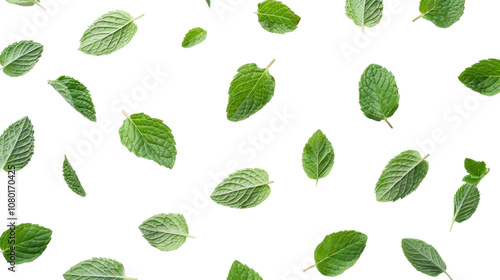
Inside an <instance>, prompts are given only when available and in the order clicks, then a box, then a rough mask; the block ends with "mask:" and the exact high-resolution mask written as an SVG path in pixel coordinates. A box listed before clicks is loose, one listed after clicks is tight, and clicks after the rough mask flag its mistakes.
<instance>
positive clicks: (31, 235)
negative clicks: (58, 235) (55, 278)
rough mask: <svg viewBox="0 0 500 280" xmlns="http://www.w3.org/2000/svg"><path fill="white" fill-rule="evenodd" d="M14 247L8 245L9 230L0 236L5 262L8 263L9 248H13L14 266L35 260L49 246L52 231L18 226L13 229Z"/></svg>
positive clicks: (29, 226) (36, 226)
mask: <svg viewBox="0 0 500 280" xmlns="http://www.w3.org/2000/svg"><path fill="white" fill-rule="evenodd" d="M14 231H15V236H16V237H15V245H14V244H10V243H9V239H10V237H11V229H7V230H6V231H5V232H4V233H3V234H2V236H0V249H2V254H3V256H4V257H5V259H6V260H7V261H10V251H11V246H15V254H16V265H18V264H23V263H29V262H32V261H34V260H36V259H37V258H38V257H40V256H41V255H42V253H43V252H44V251H45V249H46V248H47V245H49V243H50V240H51V239H52V238H51V236H52V230H50V229H48V228H44V227H42V226H39V225H34V224H20V225H18V226H16V227H15V229H14Z"/></svg>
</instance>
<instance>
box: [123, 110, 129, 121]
mask: <svg viewBox="0 0 500 280" xmlns="http://www.w3.org/2000/svg"><path fill="white" fill-rule="evenodd" d="M122 113H123V115H125V117H127V119H130V116H129V115H128V114H127V112H125V110H123V111H122Z"/></svg>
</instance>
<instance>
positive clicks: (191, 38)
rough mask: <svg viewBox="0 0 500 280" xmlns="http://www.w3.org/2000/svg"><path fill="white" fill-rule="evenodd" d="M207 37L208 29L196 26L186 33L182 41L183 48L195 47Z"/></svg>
mask: <svg viewBox="0 0 500 280" xmlns="http://www.w3.org/2000/svg"><path fill="white" fill-rule="evenodd" d="M206 38H207V31H206V30H204V29H203V28H200V27H195V28H193V29H191V30H189V32H188V33H187V34H186V37H184V40H183V41H182V47H183V48H191V47H194V46H196V45H198V44H200V43H201V42H203V41H205V39H206Z"/></svg>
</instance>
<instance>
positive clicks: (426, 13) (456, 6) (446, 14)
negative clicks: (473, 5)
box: [413, 0, 465, 28]
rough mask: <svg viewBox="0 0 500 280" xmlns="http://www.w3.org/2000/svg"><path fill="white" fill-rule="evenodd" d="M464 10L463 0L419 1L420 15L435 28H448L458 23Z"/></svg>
mask: <svg viewBox="0 0 500 280" xmlns="http://www.w3.org/2000/svg"><path fill="white" fill-rule="evenodd" d="M464 10H465V0H421V1H420V13H421V15H419V16H418V17H416V18H415V19H414V20H413V21H416V20H418V19H419V18H421V17H423V18H425V19H426V20H429V21H431V22H432V23H434V24H435V25H436V26H437V27H441V28H448V27H450V26H452V25H453V24H454V23H455V22H457V21H459V20H460V18H461V17H462V15H463V14H464Z"/></svg>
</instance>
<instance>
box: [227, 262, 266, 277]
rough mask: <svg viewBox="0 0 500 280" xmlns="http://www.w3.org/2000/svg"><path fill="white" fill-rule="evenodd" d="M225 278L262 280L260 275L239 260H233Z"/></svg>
mask: <svg viewBox="0 0 500 280" xmlns="http://www.w3.org/2000/svg"><path fill="white" fill-rule="evenodd" d="M227 280H262V277H260V275H259V274H258V273H257V272H255V270H253V269H251V268H250V267H248V266H246V265H244V264H242V263H240V262H239V261H234V262H233V265H232V266H231V269H230V270H229V275H228V276H227Z"/></svg>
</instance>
